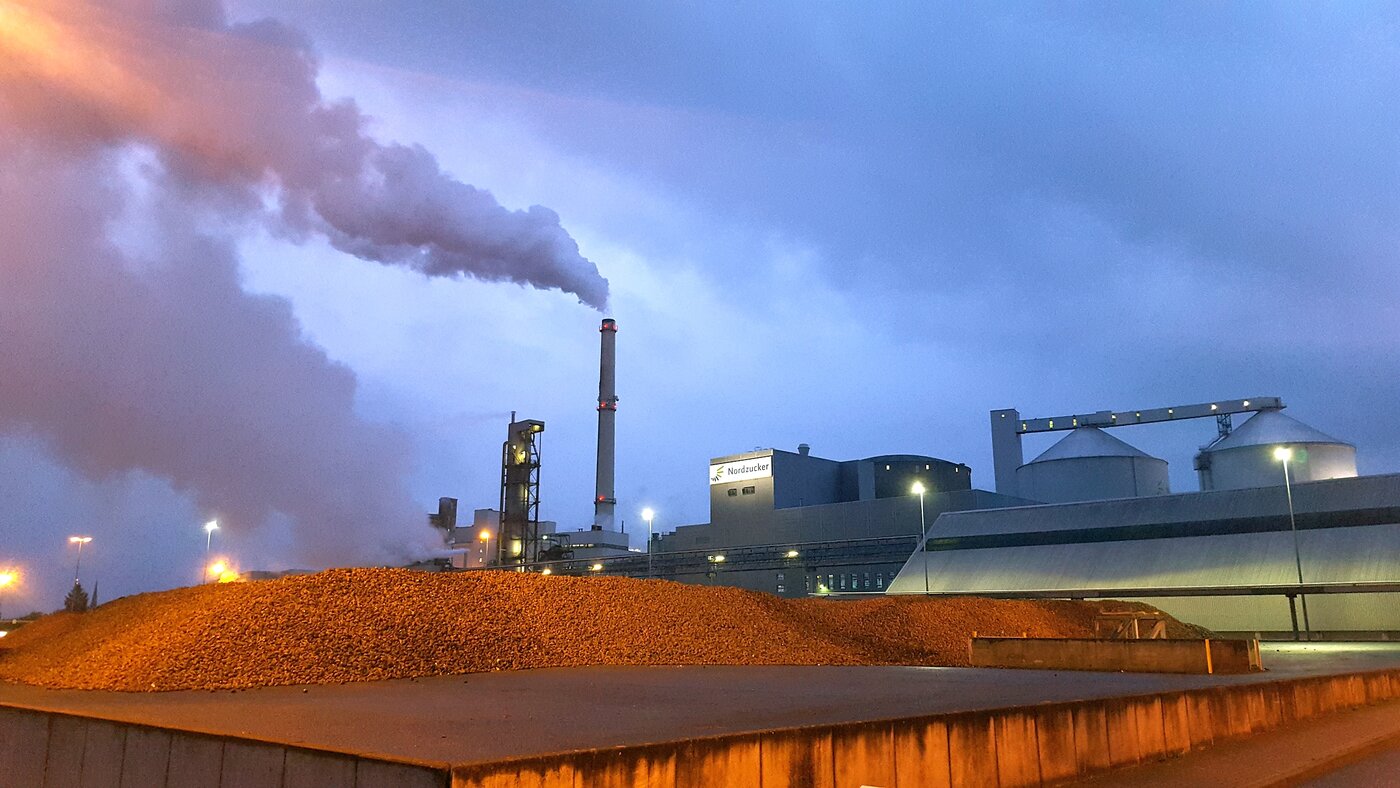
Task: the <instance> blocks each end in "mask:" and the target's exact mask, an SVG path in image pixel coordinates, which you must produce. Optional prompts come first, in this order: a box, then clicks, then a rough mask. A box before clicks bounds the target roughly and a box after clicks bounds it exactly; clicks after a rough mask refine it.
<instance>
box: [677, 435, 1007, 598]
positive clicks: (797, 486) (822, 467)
mask: <svg viewBox="0 0 1400 788" xmlns="http://www.w3.org/2000/svg"><path fill="white" fill-rule="evenodd" d="M916 484H919V485H922V488H923V489H924V491H925V492H924V495H923V501H922V504H923V513H922V514H923V516H922V520H921V517H920V496H918V495H916V494H913V493H912V492H911V491H912V490H913V489H915V485H916ZM709 489H710V522H708V523H704V524H700V525H683V526H680V527H679V528H677V529H675V531H673V532H671V533H668V534H665V535H657V536H656V537H655V538H654V539H653V541H652V563H653V574H655V575H656V576H660V577H666V578H669V579H675V580H680V581H683V582H701V583H709V584H715V585H729V586H738V587H741V588H751V589H755V590H761V591H767V592H770V593H776V594H780V595H783V596H803V595H806V594H810V593H820V592H822V591H827V590H829V591H834V592H839V591H847V592H851V591H870V592H879V591H883V590H885V588H886V587H887V586H888V584H889V582H890V581H891V580H893V578H894V576H895V574H896V573H897V572H898V570H899V568H900V566H902V565H903V564H904V562H905V560H906V559H907V557H908V554H909V551H910V550H911V549H913V547H914V546H915V545H916V544H917V542H918V539H919V536H920V533H921V528H922V525H921V523H927V524H931V523H932V522H933V521H934V519H935V518H936V517H938V515H939V514H942V513H943V512H948V511H961V510H967V509H977V508H986V507H992V506H1008V505H1015V504H1019V503H1024V501H1022V500H1020V499H1015V498H1009V497H1006V496H998V495H997V494H995V493H990V492H986V491H984V490H974V489H973V488H972V472H971V469H970V468H968V466H967V465H964V464H962V463H956V462H950V461H948V460H943V459H939V458H936V457H928V456H923V455H912V454H894V455H881V456H878V457H869V458H866V459H862V460H847V461H838V460H829V459H825V458H821V457H817V456H814V455H812V453H811V451H810V448H809V447H808V446H807V445H806V444H803V445H801V446H799V447H798V450H797V451H796V452H790V451H783V450H779V449H761V450H756V451H751V452H745V453H743V454H734V455H730V456H726V457H717V458H714V459H712V460H711V461H710V468H709Z"/></svg>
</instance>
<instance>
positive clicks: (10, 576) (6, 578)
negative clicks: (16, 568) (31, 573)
mask: <svg viewBox="0 0 1400 788" xmlns="http://www.w3.org/2000/svg"><path fill="white" fill-rule="evenodd" d="M18 579H19V575H18V574H16V573H14V572H0V588H4V587H5V586H8V585H9V584H11V583H13V582H15V581H16V580H18Z"/></svg>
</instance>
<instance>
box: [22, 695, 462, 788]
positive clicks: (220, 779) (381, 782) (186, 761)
mask: <svg viewBox="0 0 1400 788" xmlns="http://www.w3.org/2000/svg"><path fill="white" fill-rule="evenodd" d="M448 779H449V778H448V767H447V765H446V764H442V765H440V766H436V767H434V766H432V765H425V764H411V763H399V762H392V761H386V760H378V759H373V758H361V757H355V756H352V755H344V754H340V753H333V752H325V751H321V750H312V749H307V748H303V747H294V746H291V745H282V744H273V743H268V742H259V741H251V740H245V739H238V738H235V737H225V736H210V735H205V734H200V733H194V732H191V731H182V730H172V729H164V728H154V727H150V726H146V725H135V724H130V723H121V722H109V721H106V720H98V719H92V718H88V717H78V716H73V715H68V714H59V713H55V712H45V711H32V710H28V709H18V708H13V707H4V706H0V785H4V786H6V788H67V787H68V786H74V787H75V788H76V787H78V786H81V788H162V786H164V787H166V788H195V787H198V788H302V786H318V788H398V787H399V786H404V788H447V786H448Z"/></svg>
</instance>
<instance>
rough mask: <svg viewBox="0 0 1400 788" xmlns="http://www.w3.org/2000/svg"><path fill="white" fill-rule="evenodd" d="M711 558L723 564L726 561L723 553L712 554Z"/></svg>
mask: <svg viewBox="0 0 1400 788" xmlns="http://www.w3.org/2000/svg"><path fill="white" fill-rule="evenodd" d="M710 560H711V561H714V562H715V563H717V564H722V563H724V556H722V555H712V556H710Z"/></svg>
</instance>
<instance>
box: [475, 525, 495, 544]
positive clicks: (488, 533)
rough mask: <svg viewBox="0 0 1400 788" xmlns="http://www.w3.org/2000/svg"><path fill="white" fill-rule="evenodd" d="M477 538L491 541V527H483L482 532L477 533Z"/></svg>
mask: <svg viewBox="0 0 1400 788" xmlns="http://www.w3.org/2000/svg"><path fill="white" fill-rule="evenodd" d="M476 538H477V539H480V540H481V541H483V542H489V541H491V529H490V528H483V529H481V533H479V534H477V535H476Z"/></svg>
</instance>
